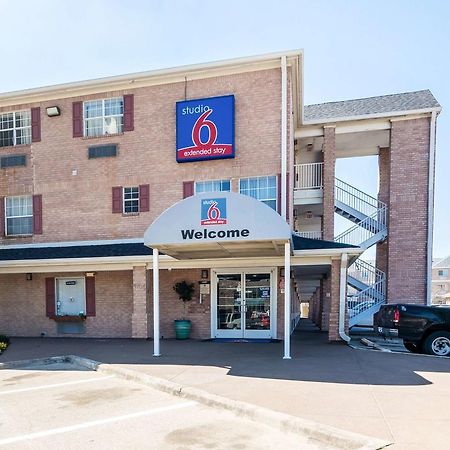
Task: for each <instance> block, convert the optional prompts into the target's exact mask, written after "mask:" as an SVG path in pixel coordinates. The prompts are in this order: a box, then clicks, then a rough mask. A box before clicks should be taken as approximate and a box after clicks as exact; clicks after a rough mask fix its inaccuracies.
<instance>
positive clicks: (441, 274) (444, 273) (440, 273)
mask: <svg viewBox="0 0 450 450" xmlns="http://www.w3.org/2000/svg"><path fill="white" fill-rule="evenodd" d="M438 276H439V277H448V269H441V270H438Z"/></svg>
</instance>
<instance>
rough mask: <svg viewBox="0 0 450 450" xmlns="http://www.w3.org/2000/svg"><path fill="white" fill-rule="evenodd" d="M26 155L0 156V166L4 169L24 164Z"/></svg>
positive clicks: (25, 163)
mask: <svg viewBox="0 0 450 450" xmlns="http://www.w3.org/2000/svg"><path fill="white" fill-rule="evenodd" d="M26 165H27V157H26V155H8V156H2V157H1V158H0V168H1V169H6V168H8V167H18V166H26Z"/></svg>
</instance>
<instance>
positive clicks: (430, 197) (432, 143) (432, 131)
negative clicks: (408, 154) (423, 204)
mask: <svg viewBox="0 0 450 450" xmlns="http://www.w3.org/2000/svg"><path fill="white" fill-rule="evenodd" d="M435 158H436V112H433V113H432V114H431V118H430V148H429V161H428V230H427V294H426V295H427V299H426V301H427V305H431V302H432V298H431V297H432V289H431V279H432V267H433V226H434V176H435V174H434V171H435V168H434V166H435Z"/></svg>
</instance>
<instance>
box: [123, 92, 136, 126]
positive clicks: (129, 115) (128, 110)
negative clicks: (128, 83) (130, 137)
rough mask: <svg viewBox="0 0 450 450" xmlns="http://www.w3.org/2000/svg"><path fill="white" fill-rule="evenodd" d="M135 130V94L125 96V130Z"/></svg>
mask: <svg viewBox="0 0 450 450" xmlns="http://www.w3.org/2000/svg"><path fill="white" fill-rule="evenodd" d="M133 130H134V95H133V94H128V95H124V96H123V131H133Z"/></svg>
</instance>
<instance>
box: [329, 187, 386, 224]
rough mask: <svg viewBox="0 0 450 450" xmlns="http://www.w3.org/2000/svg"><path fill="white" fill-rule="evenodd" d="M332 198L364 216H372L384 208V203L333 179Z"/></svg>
mask: <svg viewBox="0 0 450 450" xmlns="http://www.w3.org/2000/svg"><path fill="white" fill-rule="evenodd" d="M334 196H335V200H337V201H339V202H341V203H343V204H345V205H347V206H350V207H351V208H353V209H355V210H356V211H359V212H361V213H362V214H364V215H366V216H373V214H374V213H376V212H378V211H379V210H380V209H383V208H386V204H385V203H383V202H381V201H380V200H378V199H376V198H375V197H372V196H371V195H369V194H366V193H365V192H363V191H361V190H359V189H357V188H355V187H354V186H352V185H350V184H348V183H346V182H345V181H342V180H340V179H339V178H336V179H335V190H334Z"/></svg>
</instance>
